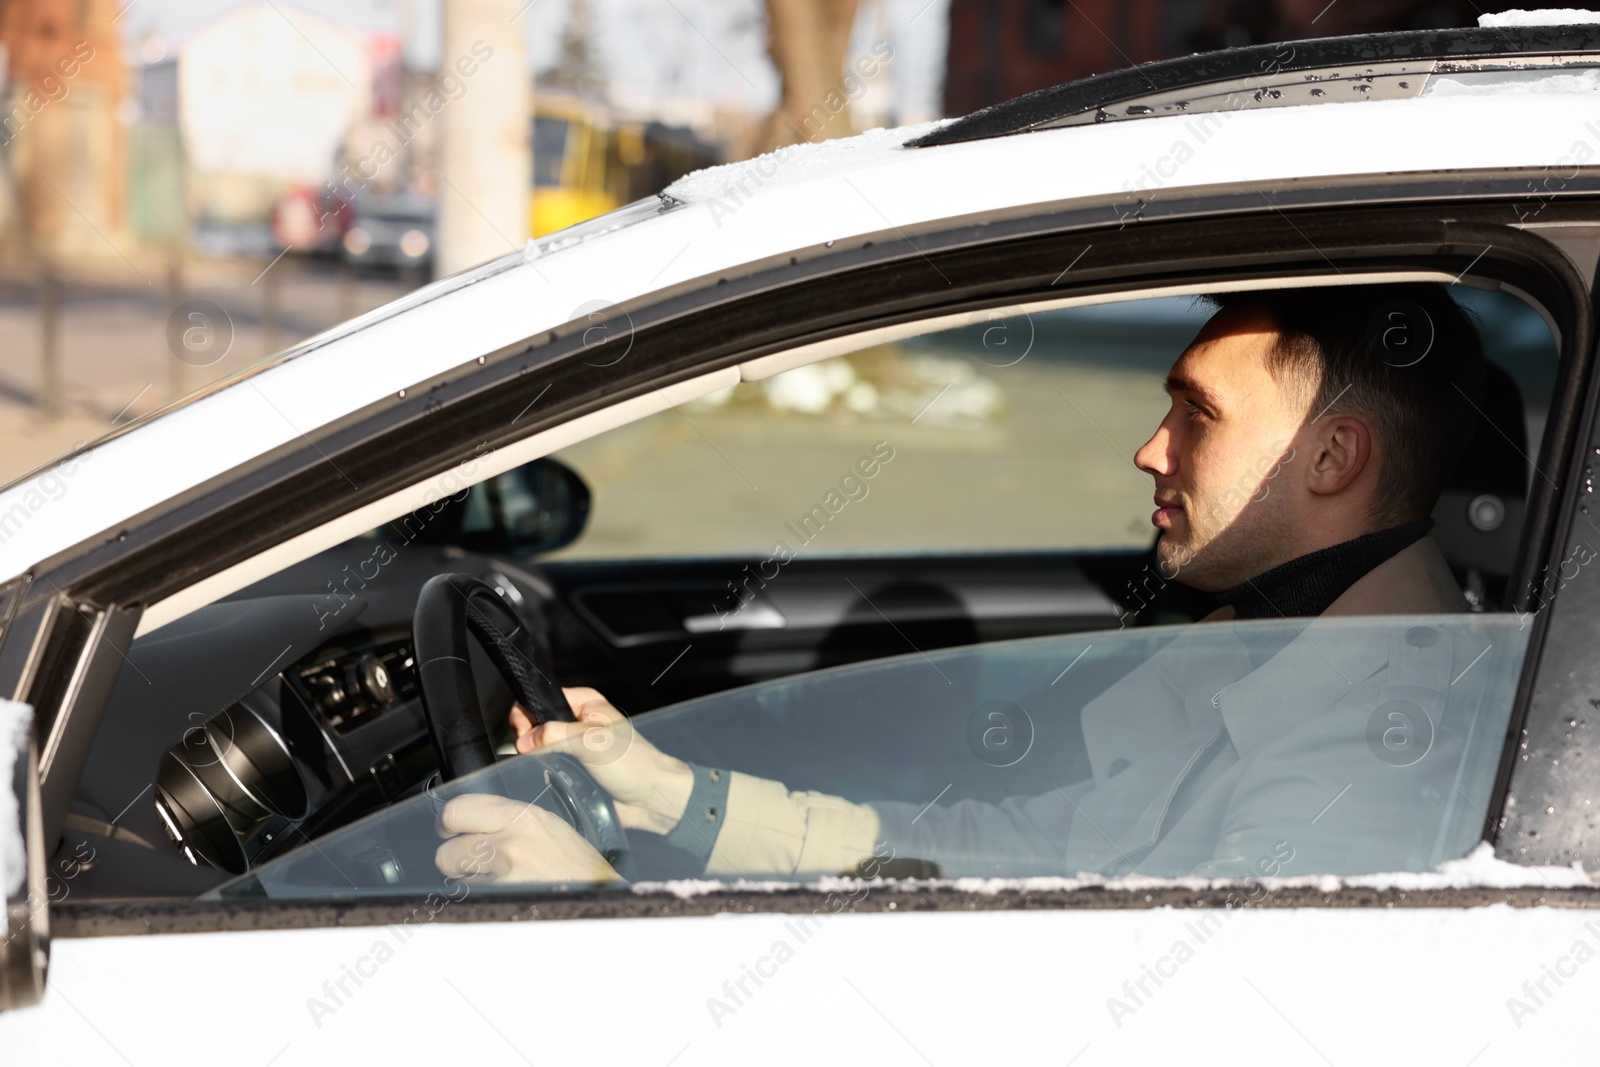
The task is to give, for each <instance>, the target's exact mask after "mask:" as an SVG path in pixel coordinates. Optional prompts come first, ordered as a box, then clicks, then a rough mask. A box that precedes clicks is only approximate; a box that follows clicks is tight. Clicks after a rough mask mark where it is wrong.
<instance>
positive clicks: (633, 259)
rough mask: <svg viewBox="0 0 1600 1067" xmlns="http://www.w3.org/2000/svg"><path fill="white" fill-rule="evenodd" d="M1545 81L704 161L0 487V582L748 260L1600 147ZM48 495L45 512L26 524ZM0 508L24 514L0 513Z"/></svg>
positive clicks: (1555, 160) (1543, 163) (1506, 164)
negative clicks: (1216, 191) (600, 318)
mask: <svg viewBox="0 0 1600 1067" xmlns="http://www.w3.org/2000/svg"><path fill="white" fill-rule="evenodd" d="M1563 78H1564V79H1565V80H1563ZM1547 80H1548V84H1547V85H1545V86H1543V89H1539V88H1538V87H1535V91H1529V89H1528V87H1527V86H1526V85H1524V86H1520V87H1514V89H1513V90H1505V91H1502V90H1501V89H1499V88H1497V87H1495V86H1492V85H1491V86H1486V87H1481V89H1474V88H1472V87H1470V86H1469V87H1467V88H1465V89H1463V90H1461V91H1453V92H1447V93H1438V94H1435V95H1430V96H1421V97H1416V98H1409V99H1400V100H1372V101H1367V102H1364V103H1360V104H1344V105H1339V106H1328V107H1314V108H1313V107H1308V108H1292V107H1279V108H1268V109H1262V110H1249V109H1246V110H1240V111H1237V112H1221V113H1217V114H1212V115H1184V114H1176V115H1164V116H1156V117H1151V118H1149V119H1148V120H1145V121H1139V122H1104V123H1096V124H1091V125H1088V126H1080V127H1070V128H1058V129H1046V130H1040V131H1038V132H1034V133H1030V134H1028V135H1027V136H1021V137H999V138H994V139H983V140H967V141H961V142H958V143H952V144H946V145H942V146H939V147H935V148H920V149H915V150H907V149H906V147H905V145H906V142H908V141H910V140H912V139H913V138H917V137H922V136H925V135H927V134H930V133H932V132H934V131H936V130H939V129H943V128H945V127H946V126H947V125H951V124H948V123H943V122H940V123H932V124H926V125H923V126H914V127H902V128H899V129H892V130H884V129H879V130H873V131H868V132H867V133H864V134H860V135H858V136H856V137H851V138H845V139H840V140H835V141H826V142H821V143H807V144H800V145H794V146H791V147H788V148H782V149H779V150H777V151H776V152H773V153H769V154H767V155H764V156H760V157H757V158H756V159H752V160H747V161H744V162H741V163H733V164H727V165H724V166H720V167H712V168H708V169H706V170H703V171H699V172H696V173H695V174H692V175H689V176H687V177H685V178H682V179H680V180H679V181H677V182H675V183H673V184H672V185H671V186H669V187H668V188H667V189H666V190H665V192H664V193H663V194H661V196H660V198H651V199H649V200H646V201H641V202H638V203H635V204H632V205H629V206H627V207H625V208H622V209H620V210H619V211H617V212H613V213H611V214H610V215H606V216H602V217H600V218H598V219H595V220H591V221H590V222H588V223H584V224H580V225H579V226H577V227H574V228H573V229H571V230H568V231H563V232H562V233H558V234H555V235H552V236H551V237H549V238H546V239H544V240H541V241H538V242H531V241H530V242H529V243H528V244H527V245H526V246H525V247H524V248H523V249H521V250H508V254H507V255H506V256H504V257H502V258H501V259H498V260H495V261H492V262H490V263H487V264H484V265H483V266H481V267H478V268H475V269H473V270H470V271H467V272H464V273H463V274H460V275H456V276H454V277H451V278H447V279H443V280H441V281H439V282H436V283H434V284H433V285H431V286H428V287H426V288H424V289H422V290H419V291H417V292H415V293H412V294H410V295H409V296H407V297H403V298H401V299H400V300H398V301H396V302H394V303H393V304H391V305H388V306H386V307H385V308H380V309H378V310H376V311H374V312H369V313H367V314H366V315H363V316H360V317H359V318H357V319H355V320H352V321H351V322H350V323H347V324H344V325H342V326H340V327H337V328H335V329H334V330H331V331H328V332H326V333H324V334H322V335H319V336H317V337H314V338H312V339H310V340H309V341H307V342H305V343H303V344H301V345H299V346H296V347H295V348H293V349H290V350H289V351H287V352H285V353H283V354H281V355H279V356H277V357H274V358H273V359H271V360H268V361H266V362H264V363H262V364H260V365H257V366H255V367H252V368H249V369H247V370H245V371H243V372H241V373H239V374H237V375H234V376H233V377H231V378H229V379H225V380H223V381H221V382H219V383H217V384H215V385H213V386H210V387H208V388H207V389H206V390H204V391H203V392H202V393H201V394H200V395H198V396H197V397H195V398H191V399H190V400H188V401H186V402H182V403H179V404H176V405H172V406H169V407H168V408H167V409H163V410H162V411H159V412H156V413H153V414H152V415H150V416H146V417H145V418H143V419H141V420H139V421H138V422H137V423H135V424H132V425H130V426H129V427H127V428H125V429H124V430H121V431H119V432H117V433H116V434H114V435H112V436H110V437H108V438H105V439H102V440H101V441H99V442H97V443H95V444H93V445H91V446H88V447H87V448H85V449H82V450H80V451H79V452H77V453H74V454H73V456H72V457H69V458H67V459H64V460H63V461H58V462H57V463H55V464H52V465H51V466H50V467H46V468H43V469H42V470H40V471H38V472H35V473H34V474H32V475H30V476H28V477H25V478H23V479H21V480H19V481H18V482H15V483H13V484H12V485H11V486H9V487H7V488H6V489H4V490H0V580H5V579H7V578H10V577H12V576H14V575H17V574H21V573H23V572H24V571H26V570H27V569H28V568H29V567H31V566H33V565H34V564H36V563H38V562H40V561H41V560H45V559H48V558H49V557H51V556H52V555H54V554H56V553H58V552H61V551H64V550H66V549H68V548H71V547H72V546H74V545H76V544H78V543H80V542H83V541H87V540H89V539H91V538H96V537H100V536H104V535H113V534H114V533H115V531H116V530H117V529H118V528H119V527H120V526H122V525H123V524H126V523H128V522H129V521H130V520H131V519H133V518H134V517H135V516H137V515H139V514H140V513H141V512H142V511H145V510H146V509H148V508H151V507H153V506H155V505H157V504H160V503H161V502H162V501H165V500H168V499H172V498H176V497H179V496H182V495H184V494H189V493H192V492H194V491H196V490H197V489H198V488H199V487H201V486H203V485H205V484H206V483H207V482H209V481H211V480H213V479H215V478H218V477H221V476H224V475H225V474H226V473H227V472H229V471H231V470H233V469H235V468H237V467H239V466H241V465H243V464H246V463H248V462H250V461H251V460H253V459H255V458H256V457H258V456H260V455H263V454H265V453H268V452H270V451H272V450H274V449H277V448H281V447H284V446H286V445H289V444H292V443H293V442H294V441H295V440H296V439H298V438H305V437H307V436H309V435H314V434H316V433H317V432H318V431H320V430H322V429H323V428H324V427H328V426H330V425H332V424H334V423H337V422H339V421H341V420H344V419H347V418H348V417H350V416H351V415H353V414H354V413H355V412H358V411H361V410H362V409H364V408H367V407H369V406H371V405H373V404H376V403H379V402H381V401H384V400H386V399H388V398H390V397H393V396H395V395H396V394H400V395H403V394H404V391H405V390H408V389H415V388H417V387H419V385H422V386H426V385H427V384H428V383H432V382H435V381H437V380H439V378H440V377H441V376H445V375H448V374H450V373H451V372H452V371H453V370H455V369H456V368H460V367H463V366H465V365H468V364H471V363H474V362H476V361H478V360H480V359H482V358H484V357H485V356H487V355H488V354H490V353H493V352H496V351H499V350H501V349H504V348H507V347H509V346H512V345H516V344H519V343H521V342H523V341H525V340H527V339H528V338H530V337H533V336H535V335H538V334H540V333H541V332H545V331H551V330H553V329H555V328H556V327H559V326H561V325H562V324H564V323H567V322H570V321H572V320H573V319H575V318H582V317H584V316H585V315H586V314H587V313H588V311H590V310H592V309H594V308H595V307H597V306H601V307H603V306H605V305H608V304H622V303H624V302H626V301H630V300H635V299H638V298H641V297H643V296H645V295H646V294H649V293H652V292H655V291H659V290H662V289H666V288H669V287H675V286H676V287H685V286H691V285H693V284H695V283H696V281H697V280H700V279H721V278H727V277H731V276H735V275H738V274H739V273H740V272H741V271H742V270H745V269H747V267H748V265H750V264H755V263H763V262H766V263H770V262H772V261H774V260H775V259H776V258H777V257H785V256H790V255H793V254H795V253H800V252H804V253H805V254H806V255H808V256H816V255H823V254H826V249H828V248H831V247H832V246H833V244H834V243H835V242H839V241H852V240H855V239H858V238H865V239H872V240H878V241H880V242H881V241H883V240H884V239H885V237H887V239H888V240H890V241H899V240H901V239H902V238H904V237H905V235H906V233H907V232H908V231H912V232H915V231H916V230H918V229H926V228H927V227H929V226H930V225H933V224H935V223H938V222H939V221H940V220H943V219H951V218H959V217H963V216H970V217H982V216H983V215H985V214H990V213H1001V212H1006V213H1011V212H1015V211H1017V210H1027V209H1030V208H1033V207H1034V206H1037V205H1056V206H1058V207H1059V206H1061V205H1069V204H1071V203H1073V202H1086V203H1094V202H1096V201H1099V202H1103V203H1106V204H1107V222H1116V221H1117V220H1118V215H1117V214H1115V213H1114V212H1116V211H1117V210H1119V209H1118V207H1117V205H1118V204H1122V205H1125V206H1128V210H1127V213H1126V214H1125V215H1124V216H1123V217H1124V218H1127V217H1130V216H1131V217H1135V218H1136V217H1137V216H1136V214H1135V213H1134V212H1133V211H1132V210H1131V206H1132V205H1136V204H1138V203H1142V202H1143V201H1145V200H1148V199H1150V198H1151V197H1154V196H1160V197H1178V196H1180V195H1186V194H1188V193H1192V192H1193V191H1195V190H1199V189H1204V188H1207V187H1229V188H1239V187H1242V188H1244V189H1246V190H1248V189H1250V188H1252V187H1259V186H1260V185H1262V184H1264V185H1267V186H1271V185H1273V184H1275V183H1284V182H1289V183H1294V184H1296V185H1298V186H1300V187H1305V188H1314V187H1316V186H1317V185H1319V184H1323V185H1326V184H1335V183H1338V182H1346V183H1348V181H1349V180H1350V179H1352V178H1357V179H1359V178H1361V177H1371V179H1372V181H1373V182H1375V183H1379V184H1381V183H1384V182H1388V181H1392V180H1394V178H1395V176H1397V175H1403V174H1407V173H1412V174H1437V173H1439V172H1450V171H1464V172H1482V171H1505V170H1516V169H1519V168H1524V169H1526V168H1531V169H1535V170H1540V169H1548V168H1553V167H1558V166H1559V167H1561V168H1562V169H1561V173H1563V174H1566V173H1567V172H1568V171H1569V170H1570V167H1569V166H1568V165H1569V164H1572V163H1573V162H1575V161H1576V162H1580V163H1581V162H1583V161H1584V160H1586V159H1588V158H1590V156H1591V155H1592V154H1594V153H1595V152H1596V151H1597V150H1600V120H1596V118H1595V114H1596V112H1595V108H1594V103H1595V101H1596V98H1597V94H1596V92H1595V86H1594V85H1593V84H1592V83H1590V82H1588V81H1585V80H1583V79H1575V78H1574V77H1573V76H1572V75H1570V74H1568V75H1555V76H1552V77H1551V78H1549V79H1547ZM1575 153H1578V156H1577V158H1576V159H1575ZM1263 195H1264V194H1263ZM1530 195H1532V194H1530ZM1108 198H1109V199H1108ZM1263 203H1264V204H1265V203H1267V201H1265V200H1263ZM63 484H65V485H66V486H67V488H66V489H62V488H61V486H62V485H63ZM61 496H67V497H68V498H69V499H68V501H66V502H65V503H63V502H58V501H57V498H58V497H61ZM46 502H48V503H49V506H50V509H51V510H50V517H49V520H48V521H34V520H33V519H32V517H31V516H32V515H33V514H34V513H35V512H38V511H40V510H41V509H42V506H43V504H44V503H46ZM19 508H20V509H21V510H20V511H18V510H17V509H19ZM7 516H12V517H13V520H15V519H16V518H17V517H19V516H20V519H21V520H22V521H11V522H10V523H9V524H7V522H6V517H7Z"/></svg>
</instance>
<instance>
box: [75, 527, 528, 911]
mask: <svg viewBox="0 0 1600 1067" xmlns="http://www.w3.org/2000/svg"><path fill="white" fill-rule="evenodd" d="M359 548H360V546H359V545H352V546H342V549H341V550H335V552H334V553H332V554H329V555H325V556H319V557H314V558H313V559H312V560H308V561H306V562H305V563H302V564H299V565H297V566H296V567H294V568H290V569H288V570H286V571H284V572H282V573H281V574H279V575H275V576H273V578H272V579H269V580H268V583H263V584H262V585H260V586H257V587H253V588H252V589H249V590H246V591H244V592H243V593H241V594H239V595H236V596H234V597H232V598H229V599H227V600H224V601H221V602H219V603H216V604H212V605H209V606H208V607H205V608H202V609H200V610H198V611H196V612H194V613H192V614H191V615H189V616H187V617H185V618H184V619H180V620H178V621H176V622H174V623H171V624H169V625H168V626H166V627H163V628H162V629H160V630H158V631H155V632H153V633H151V634H148V635H146V636H144V637H141V638H140V639H138V640H137V641H135V642H134V644H133V647H132V648H130V650H129V654H128V657H127V663H126V665H125V667H124V669H123V671H122V672H121V674H120V675H119V677H118V680H117V683H116V686H115V688H114V689H113V692H112V696H111V699H110V700H109V701H108V703H107V706H106V710H105V712H104V715H103V718H102V721H101V724H100V729H99V731H98V732H97V734H96V737H95V740H94V744H93V746H92V748H91V750H90V754H89V758H88V762H87V764H86V766H85V771H84V774H83V776H82V778H81V780H80V783H79V786H78V788H77V790H76V792H75V794H74V797H73V803H72V808H71V813H70V814H69V816H68V819H67V837H68V841H69V850H70V847H71V843H72V842H73V839H74V838H82V837H84V836H85V835H89V838H88V839H89V840H90V841H91V842H92V844H93V846H94V848H95V850H96V854H97V855H98V856H100V861H99V862H97V863H96V864H95V865H93V866H92V867H91V868H90V869H89V870H88V871H87V872H86V873H85V874H84V875H83V876H80V877H79V878H78V879H76V880H75V881H74V890H75V892H79V893H83V894H86V895H88V896H91V897H95V898H104V899H115V898H143V897H147V896H152V895H155V896H165V895H173V894H182V895H186V894H189V893H193V892H198V891H203V890H204V889H206V888H209V887H210V886H212V885H215V884H217V883H220V882H221V881H223V880H225V879H226V878H228V877H231V876H232V875H236V874H240V873H243V872H244V871H246V870H249V869H250V868H252V867H254V866H256V865H258V864H260V863H262V862H265V861H266V860H268V859H271V858H272V857H274V856H276V855H279V854H281V853H282V852H285V851H288V850H290V849H293V848H295V847H297V846H299V845H302V844H304V843H305V842H307V841H309V840H312V839H314V838H316V837H318V836H320V835H322V834H324V833H327V832H329V831H330V830H333V829H336V828H338V827H340V826H343V825H345V824H347V823H349V822H351V821H353V820H355V819H357V818H360V817H361V816H363V815H366V814H368V813H370V812H372V811H375V810H378V809H381V808H383V807H386V806H388V805H389V804H392V803H394V802H395V801H396V800H398V799H401V798H403V797H405V796H407V795H410V794H412V793H415V792H419V791H420V790H422V789H423V788H424V787H425V786H426V784H427V782H428V781H429V780H430V779H431V778H432V776H433V775H434V772H435V770H436V768H437V764H438V761H437V757H436V755H435V753H434V749H433V745H432V742H431V740H430V739H429V734H428V726H427V722H426V719H425V717H424V714H423V709H422V701H421V695H420V692H419V689H418V683H417V674H416V664H415V657H414V650H413V647H412V643H411V613H412V610H413V608H414V606H415V603H416V598H417V590H418V589H420V587H421V585H422V583H423V582H425V581H426V580H427V579H428V578H430V577H432V576H433V575H435V574H437V573H439V572H441V571H446V570H456V571H464V572H467V573H472V574H475V575H477V576H479V577H482V578H484V580H485V581H488V582H489V583H490V584H491V585H493V586H495V587H496V588H497V589H498V590H500V591H501V594H502V596H503V597H504V598H505V599H506V600H507V601H508V602H510V603H511V605H512V606H513V608H514V609H517V608H522V607H525V606H526V605H527V603H528V602H529V598H534V597H538V596H539V595H540V593H541V590H540V585H539V582H538V579H537V578H536V577H534V576H532V575H529V574H526V573H525V572H522V571H520V570H518V569H517V568H514V567H510V566H508V565H507V564H505V563H503V562H500V561H496V560H492V559H490V558H489V557H482V556H475V555H472V554H469V553H464V552H462V551H460V550H458V549H449V548H432V547H427V548H424V547H421V546H418V547H415V548H414V549H413V550H412V551H411V554H410V558H409V559H396V560H395V561H394V562H392V563H391V564H389V566H388V567H386V568H385V571H384V573H383V574H382V575H381V576H380V577H379V579H377V580H372V581H367V582H365V583H363V585H362V587H361V588H359V589H355V590H353V595H352V596H351V597H350V598H349V599H347V600H346V601H345V602H344V603H343V605H342V608H341V610H340V612H339V613H338V622H339V625H337V626H331V625H328V621H329V620H328V612H327V611H326V609H325V607H324V606H323V604H322V603H321V602H322V601H324V600H326V597H327V595H328V594H327V589H326V584H327V578H326V576H327V575H330V574H331V575H337V574H341V573H342V572H343V568H342V566H341V563H342V558H341V555H340V553H341V552H346V553H348V552H351V551H356V552H358V551H359ZM512 574H516V575H517V577H512V576H511V575H512ZM319 576H322V577H323V579H324V581H323V585H324V588H323V589H322V590H318V589H317V588H316V580H317V578H318V577H319ZM530 621H532V620H530ZM274 653H276V655H274ZM269 661H270V662H269ZM473 666H474V674H475V676H476V678H477V682H478V689H479V695H480V702H481V704H482V708H483V711H484V714H485V716H486V721H487V722H489V723H490V724H491V730H495V729H497V728H499V727H501V726H502V724H503V723H504V722H505V716H506V713H507V712H508V711H509V709H510V706H511V693H510V691H509V689H508V688H507V687H506V686H505V683H504V682H503V681H502V680H501V678H500V676H499V674H498V673H497V672H496V671H495V670H494V668H493V667H492V665H491V664H490V663H489V661H488V658H487V657H485V656H482V654H481V653H480V652H479V651H478V650H477V649H476V648H474V649H473ZM69 854H70V851H69ZM382 869H383V865H382V863H381V859H380V860H379V861H378V862H376V863H375V865H374V870H375V871H376V872H377V874H378V876H379V877H381V875H382Z"/></svg>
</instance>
